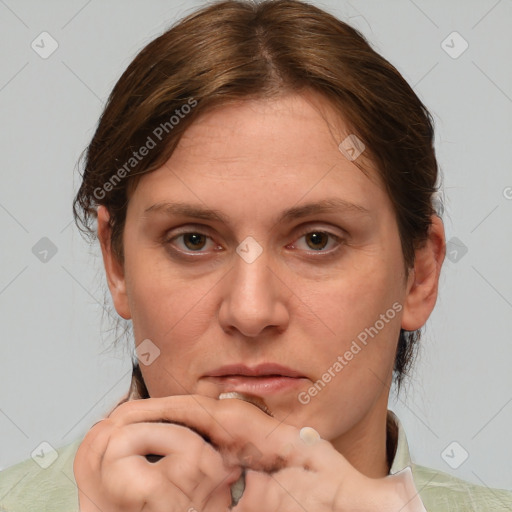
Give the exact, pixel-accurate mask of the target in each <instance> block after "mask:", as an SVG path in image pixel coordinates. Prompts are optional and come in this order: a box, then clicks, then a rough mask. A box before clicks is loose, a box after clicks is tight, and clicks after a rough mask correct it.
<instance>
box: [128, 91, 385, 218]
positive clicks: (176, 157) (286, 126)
mask: <svg viewBox="0 0 512 512" xmlns="http://www.w3.org/2000/svg"><path fill="white" fill-rule="evenodd" d="M350 137H351V134H350V131H349V129H348V127H347V126H346V125H345V123H344V121H343V119H342V118H341V116H340V115H339V114H338V113H337V112H335V111H334V109H333V108H332V107H331V105H330V104H329V103H328V102H327V101H326V100H325V99H323V98H322V97H320V96H318V95H315V94H309V95H297V94H288V95H283V96H282V97H278V98H273V99H262V100H243V101H239V102H233V103H231V104H226V105H221V106H218V107H216V108H215V109H213V110H211V111H208V112H206V113H203V114H202V115H201V116H200V117H199V118H198V119H197V120H196V121H195V122H194V123H193V124H192V125H191V126H190V127H189V128H188V129H187V131H186V132H185V134H184V135H183V137H182V138H181V140H180V143H179V144H178V146H177V148H176V149H175V150H174V152H173V154H172V156H171V157H170V159H169V160H168V161H167V162H166V164H165V165H164V166H162V167H161V168H160V169H157V170H156V171H153V172H151V173H148V174H147V175H144V176H143V177H142V178H141V179H140V182H139V183H138V185H137V189H138V194H135V195H136V196H137V195H138V196H139V197H140V196H141V195H143V196H144V205H141V206H144V209H147V208H148V206H150V205H149V203H151V204H154V203H156V202H165V201H167V200H168V199H173V200H176V199H178V198H180V199H181V198H184V197H185V196H187V197H188V199H193V200H194V201H195V202H196V203H198V202H199V203H200V202H201V201H203V202H206V203H211V202H212V200H213V199H214V198H215V197H219V196H222V197H224V198H225V199H226V198H227V197H228V196H229V195H230V194H231V195H232V196H240V195H243V196H244V197H245V198H246V200H248V201H250V199H251V198H253V199H256V198H259V199H260V200H263V201H265V202H266V203H268V204H269V205H270V203H271V202H272V198H274V200H275V201H277V203H276V205H278V204H279V198H280V197H281V198H283V200H285V199H286V201H285V202H291V203H298V202H300V201H301V200H303V201H304V202H311V201H315V200H321V199H323V198H325V197H326V195H329V197H331V196H332V195H333V193H334V195H336V196H338V197H341V198H342V199H344V200H347V201H348V199H349V198H352V199H353V201H351V202H353V203H357V202H359V204H360V205H361V206H362V207H363V208H368V209H371V206H372V205H373V206H377V205H378V201H376V199H377V198H376V196H377V195H378V194H379V191H380V193H381V194H382V193H383V187H382V185H381V183H380V178H379V176H378V173H377V172H376V171H375V169H373V168H372V164H371V162H370V161H369V159H368V158H366V155H364V152H363V153H362V154H361V155H359V156H358V158H357V159H356V160H351V159H350V158H347V152H346V151H342V150H340V147H339V146H340V143H342V142H343V141H346V140H347V138H349V139H350ZM342 149H346V144H345V146H343V145H342ZM361 165H363V166H364V169H365V172H362V171H361ZM382 199H383V198H380V201H382ZM384 199H385V198H384ZM233 201H235V200H234V199H233ZM218 204H219V202H218V201H217V205H218ZM225 206H229V204H226V205H225Z"/></svg>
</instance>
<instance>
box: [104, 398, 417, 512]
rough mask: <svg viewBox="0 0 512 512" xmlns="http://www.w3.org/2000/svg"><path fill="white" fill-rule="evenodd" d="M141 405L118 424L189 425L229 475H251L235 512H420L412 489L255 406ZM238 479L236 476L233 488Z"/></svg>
mask: <svg viewBox="0 0 512 512" xmlns="http://www.w3.org/2000/svg"><path fill="white" fill-rule="evenodd" d="M144 402H145V406H144V408H141V407H133V408H132V409H131V410H130V411H127V412H126V414H124V415H123V416H120V417H119V418H114V419H117V420H118V421H120V422H121V426H122V424H123V422H127V423H128V424H130V423H137V422H140V421H162V418H164V419H166V420H168V421H172V422H178V423H180V424H183V425H187V426H189V427H190V428H192V429H194V430H195V431H197V432H199V433H201V434H202V435H204V436H207V437H208V438H209V440H210V441H211V442H212V443H213V445H214V446H215V447H216V448H217V450H218V452H219V453H220V454H221V455H222V458H223V460H224V467H225V468H234V467H237V466H243V467H245V468H246V477H245V482H246V483H245V490H244V493H243V496H242V498H241V499H240V501H239V502H238V504H237V505H236V506H235V507H234V508H233V509H232V510H233V512H253V511H258V512H261V511H262V510H265V511H273V510H279V511H280V512H285V511H286V512H304V510H306V511H311V512H312V511H314V512H327V511H329V512H333V511H336V512H342V511H347V512H348V511H351V512H354V511H358V512H364V511H367V512H370V511H373V512H377V511H378V512H384V511H386V510H393V511H395V510H398V509H400V508H402V507H404V508H402V511H403V512H405V511H406V510H417V508H415V507H416V506H417V505H418V501H419V498H418V497H416V498H414V495H415V489H414V485H413V486H412V488H411V487H410V486H407V485H404V481H403V479H402V478H395V477H386V478H381V479H372V478H368V477H366V476H365V475H363V474H362V473H360V472H359V471H357V470H356V469H355V468H354V467H353V466H352V465H351V464H350V463H349V462H348V461H347V460H346V459H345V458H344V457H343V456H342V455H341V454H340V453H339V452H338V451H336V450H335V448H334V447H333V446H332V445H331V443H329V442H328V441H326V440H322V439H320V440H318V441H317V442H315V443H314V444H307V443H306V442H305V441H303V439H301V437H300V429H298V428H296V427H294V426H291V425H286V424H283V423H280V422H279V421H278V420H276V419H274V418H272V417H270V416H268V415H266V414H265V413H263V412H262V411H261V410H260V409H258V408H257V407H256V406H254V405H252V404H249V403H246V402H244V401H241V400H237V399H226V400H215V399H212V398H208V397H204V396H200V395H179V396H172V397H166V398H160V399H147V400H144ZM112 416H114V417H115V416H116V411H114V413H113V415H112ZM196 460H197V459H196ZM224 475H225V474H224ZM231 475H232V474H231ZM239 475H240V473H238V476H239ZM238 476H237V478H238ZM237 478H234V479H233V478H232V476H231V478H230V479H229V481H230V482H231V483H232V482H234V481H235V480H236V479H237ZM226 482H227V480H226ZM204 496H205V494H204V493H203V495H202V496H190V498H191V501H193V502H194V503H197V504H199V507H197V506H196V509H197V510H198V511H203V510H209V509H208V508H205V506H204V505H203V503H202V502H201V499H204ZM410 500H412V501H410ZM408 502H409V504H408ZM225 504H226V501H224V502H223V503H222V505H220V506H219V508H217V509H216V510H217V512H221V511H222V512H224V511H225V510H227V509H226V508H225ZM419 504H420V505H421V503H419ZM223 506H224V508H223ZM395 507H398V508H395ZM405 507H409V508H405ZM412 507H414V508H412ZM181 510H183V509H181ZM212 510H213V509H212ZM419 510H424V509H422V508H419Z"/></svg>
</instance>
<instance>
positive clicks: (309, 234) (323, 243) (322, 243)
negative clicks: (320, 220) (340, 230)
mask: <svg viewBox="0 0 512 512" xmlns="http://www.w3.org/2000/svg"><path fill="white" fill-rule="evenodd" d="M302 238H304V240H305V245H306V247H304V246H303V247H301V244H296V243H294V244H292V247H294V246H296V245H297V246H298V248H299V249H305V250H308V249H310V250H312V251H314V252H334V251H330V250H324V249H325V248H326V247H328V246H329V242H331V244H330V246H331V248H332V246H333V245H334V247H335V249H334V250H336V247H337V246H339V245H340V243H341V241H342V239H341V237H339V236H337V235H335V234H334V233H330V232H329V231H322V230H310V231H306V232H303V233H302V234H301V236H300V237H299V239H298V240H301V239H302Z"/></svg>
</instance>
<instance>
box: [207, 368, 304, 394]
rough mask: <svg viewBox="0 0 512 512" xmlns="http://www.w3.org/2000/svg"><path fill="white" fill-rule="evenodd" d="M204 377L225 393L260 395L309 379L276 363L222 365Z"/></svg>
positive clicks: (293, 385)
mask: <svg viewBox="0 0 512 512" xmlns="http://www.w3.org/2000/svg"><path fill="white" fill-rule="evenodd" d="M204 378H205V379H207V380H209V381H211V382H213V383H215V384H216V385H217V386H218V388H219V389H220V390H221V392H223V393H228V392H233V391H234V392H238V393H250V394H253V395H259V396H268V395H272V394H275V393H279V392H284V391H289V390H292V389H294V388H296V387H299V386H301V385H303V384H304V381H305V380H306V379H307V378H306V377H305V376H304V375H302V374H300V373H299V372H297V371H295V370H292V369H291V368H287V367H285V366H282V365H278V364H275V363H264V364H260V365H258V366H254V367H249V366H246V365H242V364H235V365H227V366H222V367H221V368H218V369H216V370H214V371H212V372H210V373H209V374H207V375H205V376H204Z"/></svg>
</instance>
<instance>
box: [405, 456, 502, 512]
mask: <svg viewBox="0 0 512 512" xmlns="http://www.w3.org/2000/svg"><path fill="white" fill-rule="evenodd" d="M411 469H412V473H413V477H414V482H415V484H416V489H417V490H418V492H419V494H420V497H421V500H422V501H423V504H424V506H425V508H426V509H427V512H456V511H464V512H480V511H482V512H483V511H488V510H492V511H495V512H505V511H507V512H512V491H509V490H505V489H491V488H489V487H486V486H485V485H476V484H473V483H471V482H467V481H465V480H461V479H460V478H457V477H455V476H452V475H450V474H448V473H445V472H443V471H439V470H436V469H433V468H427V467H425V466H420V465H417V464H412V467H411Z"/></svg>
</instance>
